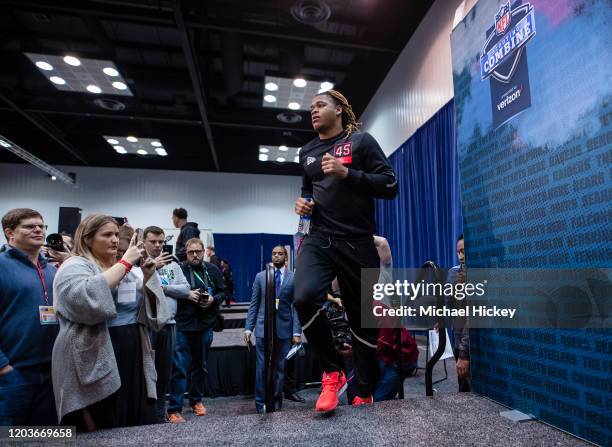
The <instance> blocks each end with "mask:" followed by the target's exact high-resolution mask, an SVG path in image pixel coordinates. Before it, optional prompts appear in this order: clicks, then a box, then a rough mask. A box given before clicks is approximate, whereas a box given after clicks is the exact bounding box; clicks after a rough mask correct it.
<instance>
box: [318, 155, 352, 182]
mask: <svg viewBox="0 0 612 447" xmlns="http://www.w3.org/2000/svg"><path fill="white" fill-rule="evenodd" d="M322 167H323V174H325V175H333V176H334V177H338V178H339V179H345V178H346V177H347V176H348V168H347V167H346V166H344V165H343V164H342V163H340V160H338V159H337V158H336V157H334V156H333V155H330V154H325V155H323V163H322Z"/></svg>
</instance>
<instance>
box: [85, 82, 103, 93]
mask: <svg viewBox="0 0 612 447" xmlns="http://www.w3.org/2000/svg"><path fill="white" fill-rule="evenodd" d="M85 88H86V89H87V91H88V92H91V93H102V89H101V88H100V87H98V86H97V85H93V84H90V85H88V86H87V87H85Z"/></svg>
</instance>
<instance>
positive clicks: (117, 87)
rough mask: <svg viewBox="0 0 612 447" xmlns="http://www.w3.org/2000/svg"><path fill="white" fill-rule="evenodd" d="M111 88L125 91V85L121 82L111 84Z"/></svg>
mask: <svg viewBox="0 0 612 447" xmlns="http://www.w3.org/2000/svg"><path fill="white" fill-rule="evenodd" d="M113 87H115V88H116V89H117V90H125V89H127V85H125V84H124V83H123V82H119V81H115V82H113Z"/></svg>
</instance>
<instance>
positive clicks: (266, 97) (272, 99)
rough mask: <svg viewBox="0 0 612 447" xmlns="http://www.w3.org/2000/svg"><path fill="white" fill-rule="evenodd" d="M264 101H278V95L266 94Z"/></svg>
mask: <svg viewBox="0 0 612 447" xmlns="http://www.w3.org/2000/svg"><path fill="white" fill-rule="evenodd" d="M264 101H266V102H276V96H274V95H266V96H264Z"/></svg>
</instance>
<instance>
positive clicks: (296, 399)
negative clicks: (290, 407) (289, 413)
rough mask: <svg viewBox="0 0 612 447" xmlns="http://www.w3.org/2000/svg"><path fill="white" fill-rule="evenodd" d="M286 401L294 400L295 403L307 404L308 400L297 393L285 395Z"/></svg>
mask: <svg viewBox="0 0 612 447" xmlns="http://www.w3.org/2000/svg"><path fill="white" fill-rule="evenodd" d="M285 399H287V400H292V401H293V402H299V403H301V404H303V403H304V402H306V399H304V398H303V397H302V396H300V395H299V394H297V393H291V394H289V393H287V394H285Z"/></svg>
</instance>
